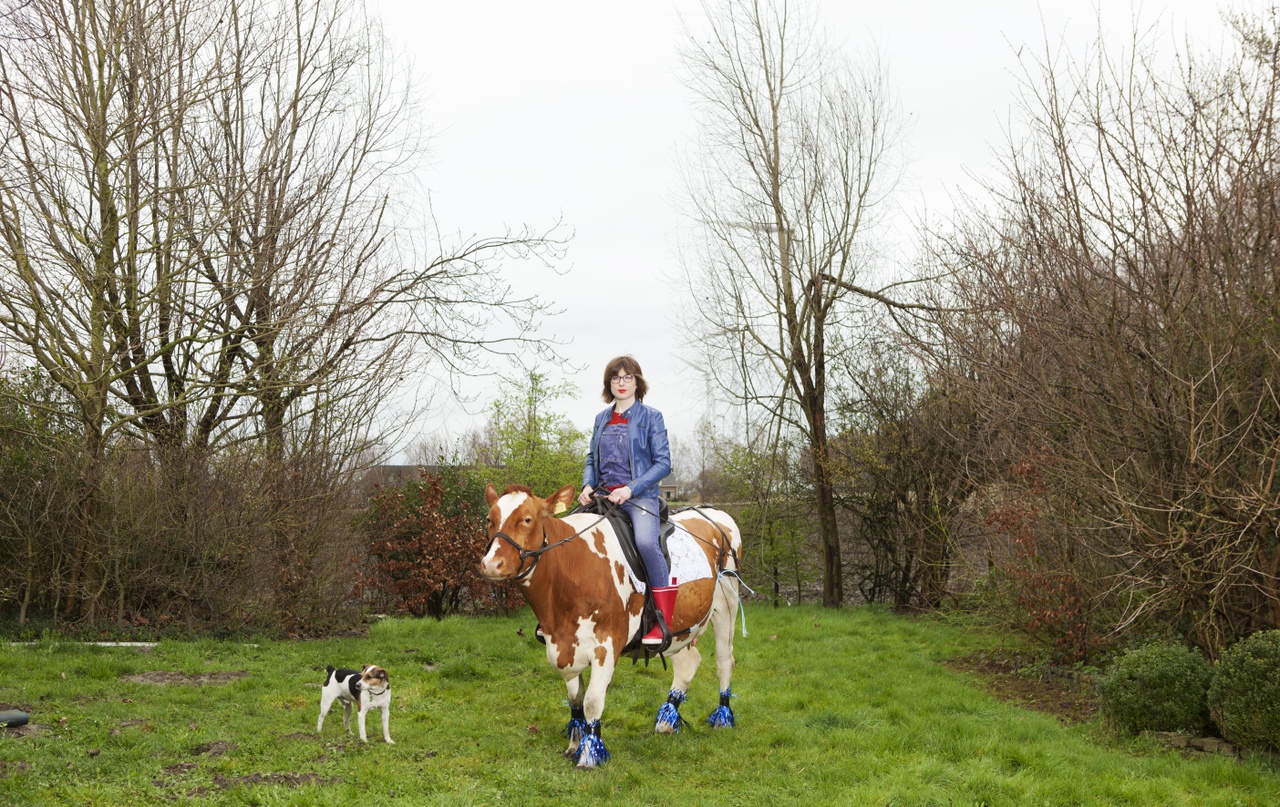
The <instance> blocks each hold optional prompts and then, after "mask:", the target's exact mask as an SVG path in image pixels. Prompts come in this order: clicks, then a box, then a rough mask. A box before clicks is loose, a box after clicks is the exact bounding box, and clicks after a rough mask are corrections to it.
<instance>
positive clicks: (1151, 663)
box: [1098, 644, 1213, 734]
mask: <svg viewBox="0 0 1280 807" xmlns="http://www.w3.org/2000/svg"><path fill="white" fill-rule="evenodd" d="M1212 677H1213V668H1212V667H1210V666H1209V662H1208V661H1206V660H1205V658H1204V656H1202V655H1200V652H1199V651H1197V650H1194V649H1192V648H1189V647H1184V646H1182V645H1174V644H1153V645H1148V646H1146V647H1143V648H1139V649H1137V650H1133V651H1131V652H1129V653H1126V654H1125V655H1123V656H1121V657H1120V658H1118V659H1116V660H1115V662H1113V663H1112V665H1111V667H1110V668H1109V669H1108V670H1107V671H1106V673H1104V674H1103V675H1102V677H1101V678H1099V679H1098V702H1099V706H1100V707H1101V709H1102V713H1103V715H1105V716H1106V717H1107V719H1109V720H1110V721H1111V722H1112V724H1113V725H1115V726H1116V727H1117V728H1118V729H1120V730H1122V731H1129V732H1139V731H1144V730H1150V731H1187V732H1191V733H1193V734H1199V733H1201V732H1202V731H1203V730H1204V729H1205V728H1206V727H1207V726H1208V725H1209V709H1208V701H1207V698H1206V695H1207V694H1208V690H1209V681H1210V680H1211V679H1212Z"/></svg>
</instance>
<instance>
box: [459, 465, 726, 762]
mask: <svg viewBox="0 0 1280 807" xmlns="http://www.w3.org/2000/svg"><path fill="white" fill-rule="evenodd" d="M575 492H576V489H575V488H574V487H572V486H567V487H563V488H561V489H560V490H558V491H556V492H555V493H554V494H552V496H551V497H549V498H547V499H540V498H538V497H537V496H535V495H533V492H532V491H530V490H529V488H527V487H524V486H522V485H512V486H511V487H509V488H507V489H506V491H505V492H504V493H503V494H502V495H501V496H499V495H498V493H497V491H496V490H495V489H494V487H493V485H489V486H488V487H487V488H486V489H485V498H486V499H487V500H488V502H489V537H490V543H489V549H488V552H486V553H485V556H484V559H483V560H482V561H481V563H480V570H481V574H483V575H484V577H486V578H487V579H489V580H513V579H514V580H518V581H519V585H520V586H521V589H522V592H523V594H524V598H525V600H526V601H527V602H528V603H529V606H530V607H531V608H532V609H533V613H534V615H535V616H536V617H537V618H538V623H539V624H540V625H541V626H542V630H543V633H544V634H545V635H546V639H547V661H548V662H550V663H551V665H552V666H553V667H555V668H556V670H557V671H558V672H559V673H560V675H561V676H562V677H563V678H564V680H565V685H566V686H567V687H568V691H569V725H568V729H567V732H566V733H567V734H568V736H569V747H568V748H567V749H565V752H564V753H565V756H567V757H572V758H574V759H576V760H577V764H578V767H579V768H594V767H595V766H596V765H598V764H599V763H601V762H603V761H605V760H606V759H608V758H609V752H608V751H607V750H606V749H605V746H604V741H603V740H602V739H601V738H600V716H601V714H603V713H604V699H605V693H606V692H607V691H608V689H609V681H610V680H611V679H612V678H613V672H614V669H615V668H616V667H617V665H618V661H619V658H620V655H621V650H622V648H623V647H624V646H625V645H626V644H627V643H628V642H629V641H630V640H631V638H632V637H633V636H635V634H636V631H638V630H639V628H640V617H641V611H642V609H643V607H644V594H643V588H641V586H642V585H643V584H641V583H639V581H637V580H636V579H635V578H634V577H633V575H632V573H631V572H630V570H629V568H628V566H627V563H626V561H625V560H624V559H623V555H622V549H621V547H620V545H619V544H618V539H617V536H616V535H615V534H614V531H613V528H612V527H611V526H610V524H609V521H608V520H607V519H602V518H601V517H600V516H598V515H593V514H588V513H576V514H573V515H569V516H565V517H564V518H556V517H555V516H554V514H555V513H558V512H563V511H564V510H566V509H568V507H569V505H570V504H571V503H572V502H573V501H574V498H575ZM672 521H674V522H676V523H677V526H678V529H677V530H676V531H675V532H674V533H673V534H672V536H671V538H670V539H669V540H668V548H669V549H670V551H671V555H672V574H673V575H676V576H680V574H683V576H682V577H680V581H679V583H680V592H679V595H678V597H677V599H676V606H675V614H674V618H673V619H672V624H671V626H670V627H671V632H672V634H673V636H672V642H671V646H670V647H669V648H668V649H667V651H666V655H667V657H668V658H670V659H671V664H672V667H673V669H674V679H673V681H672V684H671V691H670V693H669V695H668V697H667V702H666V703H665V704H663V706H662V707H661V708H660V709H659V711H658V719H657V723H656V725H655V727H654V730H655V731H656V732H658V733H662V734H670V733H674V732H675V731H678V730H679V726H680V724H681V723H682V722H683V721H682V719H681V718H680V713H679V707H680V704H681V703H682V702H683V701H684V699H685V693H686V692H687V691H688V688H689V682H690V681H691V680H692V679H693V676H694V673H696V672H697V670H698V665H699V664H700V663H701V662H702V654H701V653H699V652H698V648H697V644H698V639H699V638H700V637H701V636H702V634H703V633H704V632H705V631H706V629H707V625H708V624H713V625H714V626H715V640H716V668H717V670H718V671H719V674H720V705H719V707H718V708H717V709H716V710H715V711H713V712H712V713H711V716H710V717H709V718H707V722H708V723H710V724H711V725H712V726H714V727H729V726H732V725H733V711H732V709H730V708H729V698H730V697H731V692H730V678H731V677H732V676H733V665H734V661H733V627H734V621H735V617H736V616H737V604H738V580H737V575H736V571H737V568H738V560H739V558H740V557H741V550H742V536H741V534H740V533H739V531H738V527H737V525H736V524H734V522H733V519H731V518H730V517H729V516H728V515H727V514H725V513H723V512H720V511H718V510H713V509H710V508H699V509H698V510H697V511H696V512H695V511H684V512H681V513H677V514H675V515H674V516H673V517H672ZM678 553H679V554H678ZM677 569H679V570H681V571H680V572H679V574H678V573H677ZM722 572H730V573H732V574H724V573H722ZM588 669H590V675H589V677H588V679H587V681H586V684H585V686H584V683H583V673H584V672H586V671H587V670H588Z"/></svg>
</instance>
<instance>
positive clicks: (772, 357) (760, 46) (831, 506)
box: [685, 0, 900, 607]
mask: <svg viewBox="0 0 1280 807" xmlns="http://www.w3.org/2000/svg"><path fill="white" fill-rule="evenodd" d="M704 10H705V12H706V16H707V19H708V25H707V27H706V30H705V31H701V30H699V31H696V32H691V33H690V36H689V38H688V46H687V49H686V52H685V65H686V69H687V72H688V77H689V83H690V85H691V87H692V88H693V89H694V91H695V92H696V93H697V95H698V97H699V99H700V102H701V104H700V107H699V110H700V112H701V115H702V125H701V131H702V135H703V148H702V149H701V152H700V154H699V161H698V162H697V163H696V165H695V166H694V167H693V168H692V170H691V171H690V172H689V175H688V190H689V198H690V204H691V207H692V215H693V217H694V218H695V219H697V220H698V221H700V222H702V223H703V225H704V227H705V231H706V235H707V247H706V249H705V250H704V251H703V252H701V253H700V254H698V255H697V257H696V258H695V259H694V260H693V261H691V265H690V269H689V271H688V282H689V284H690V289H691V294H690V299H691V300H693V301H694V304H695V305H696V307H697V314H698V316H697V318H696V321H697V322H698V323H699V325H698V327H697V329H696V337H697V340H698V344H700V345H703V346H705V350H706V358H707V362H706V364H707V367H709V368H710V371H711V373H712V374H713V376H714V378H715V380H716V383H717V385H718V386H719V387H720V389H721V390H723V391H724V392H725V393H726V394H727V395H729V396H730V397H731V398H732V399H736V400H737V401H739V402H743V403H746V404H749V405H750V406H751V407H752V408H753V409H754V410H755V411H756V412H757V413H758V414H763V415H766V416H767V417H768V418H770V419H773V420H775V421H776V420H781V421H783V422H785V423H786V424H788V426H789V427H790V428H794V429H795V430H797V432H798V433H799V434H801V435H802V436H803V442H804V444H805V448H806V449H807V452H808V454H809V460H810V463H811V468H812V476H813V495H814V498H815V500H816V505H817V515H818V523H819V525H820V527H819V529H820V536H821V552H822V559H823V596H822V600H823V604H824V605H826V606H828V607H837V606H839V605H840V604H841V603H842V602H843V600H844V589H843V579H842V568H841V555H840V537H839V531H838V526H837V520H836V505H835V499H834V497H833V493H832V479H831V457H830V451H831V449H830V442H829V441H830V436H829V435H830V430H831V424H830V421H829V411H828V406H829V404H828V373H829V369H828V368H829V362H830V361H831V359H832V355H833V353H834V352H835V351H836V350H838V349H839V348H840V346H841V345H842V344H843V345H848V344H850V343H851V342H854V341H856V340H854V339H851V338H849V334H850V333H851V332H852V331H853V324H852V323H853V322H854V319H853V316H854V314H855V313H856V311H855V309H856V306H857V304H859V303H863V304H865V303H866V301H867V300H868V299H870V298H869V297H868V296H867V295H865V294H863V293H862V292H865V291H866V290H865V289H863V288H862V287H861V286H859V285H857V281H858V280H859V278H860V276H861V275H862V274H863V273H865V272H866V271H867V270H868V269H869V257H868V256H869V254H870V253H869V250H868V248H867V247H868V240H867V239H868V232H869V230H870V228H871V226H872V224H873V220H874V216H875V215H876V214H877V213H878V211H879V210H880V209H881V206H882V205H883V204H884V202H885V199H886V195H887V194H888V192H889V191H890V190H891V188H892V187H893V185H894V184H895V181H896V178H897V177H896V171H895V166H894V163H893V154H894V151H893V149H894V146H895V142H896V140H897V138H898V135H899V131H900V120H899V117H898V115H897V114H896V110H895V108H894V105H893V98H892V94H891V93H890V91H889V88H888V85H887V81H886V76H885V71H884V69H883V66H882V65H881V64H880V63H879V62H878V61H876V60H875V59H874V57H872V58H869V59H868V60H867V62H866V64H864V65H858V66H855V65H852V64H850V63H848V62H847V60H845V59H844V58H842V56H841V55H840V54H839V53H837V52H836V51H835V50H833V49H831V48H828V47H826V46H825V45H824V44H823V43H822V41H821V40H820V39H819V38H818V36H817V35H816V34H815V28H814V26H813V25H812V24H811V23H809V22H808V21H806V20H804V19H802V17H801V15H800V14H799V13H798V12H797V11H796V9H795V4H789V3H787V2H759V1H757V0H726V2H723V3H719V4H716V5H711V4H707V5H704ZM881 296H884V295H881ZM885 299H888V298H887V297H886V298H885ZM841 332H843V335H842V336H841V338H839V339H837V338H836V334H840V333H841ZM770 430H771V431H772V430H773V429H772V428H771V429H770ZM748 441H749V440H748Z"/></svg>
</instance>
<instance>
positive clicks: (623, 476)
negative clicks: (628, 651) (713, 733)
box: [578, 356, 676, 645]
mask: <svg viewBox="0 0 1280 807" xmlns="http://www.w3.org/2000/svg"><path fill="white" fill-rule="evenodd" d="M648 391H649V385H648V383H646V382H645V380H644V373H643V372H642V371H641V369H640V363H639V362H637V361H636V360H635V359H634V358H632V357H631V356H618V357H617V358H615V359H612V360H611V361H610V362H609V363H608V364H607V365H605V368H604V392H603V394H602V395H601V397H602V398H603V399H604V402H605V403H607V404H612V406H610V407H609V408H607V409H605V410H604V411H603V412H601V413H600V414H598V415H596V420H595V426H594V428H593V429H592V431H591V443H590V447H589V448H588V449H587V464H586V468H585V469H584V470H583V472H582V493H581V494H579V495H578V503H579V504H581V505H583V506H584V507H585V506H587V505H589V504H590V503H591V498H592V496H593V494H595V493H596V491H597V490H598V489H603V490H605V491H608V495H607V496H606V497H605V498H607V499H608V500H609V501H610V502H613V503H614V504H615V505H619V506H621V507H622V509H623V511H625V512H626V514H627V516H629V517H630V519H631V526H632V529H634V530H635V537H636V548H637V549H639V550H640V557H641V559H642V560H643V561H644V568H645V573H646V576H647V577H648V578H649V585H650V586H652V587H653V600H654V603H655V604H656V605H657V607H658V610H659V611H660V612H661V614H662V619H663V621H664V622H666V623H667V625H668V626H669V625H670V624H671V614H672V612H673V610H674V608H675V598H676V587H675V586H673V585H668V583H669V582H670V578H669V577H668V571H667V561H666V559H665V558H663V556H662V549H661V547H660V546H659V545H658V528H659V526H660V524H659V523H658V507H659V504H660V502H659V495H660V493H659V490H658V483H659V482H661V481H662V480H663V479H664V478H665V477H666V476H667V474H669V473H671V446H670V444H669V443H668V442H667V427H666V424H665V423H664V422H663V420H662V413H661V412H659V411H658V410H657V409H654V408H653V407H651V406H645V405H644V403H642V401H644V396H645V393H646V392H648ZM643 641H644V643H645V644H646V645H661V644H662V626H661V625H658V624H656V623H655V624H654V626H653V629H652V630H650V631H649V632H648V633H647V634H645V637H644V640H643Z"/></svg>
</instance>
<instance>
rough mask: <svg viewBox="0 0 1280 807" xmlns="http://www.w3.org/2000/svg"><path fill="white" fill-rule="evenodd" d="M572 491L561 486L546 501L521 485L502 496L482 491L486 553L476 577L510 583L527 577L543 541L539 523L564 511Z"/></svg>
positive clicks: (489, 491) (570, 488) (512, 486)
mask: <svg viewBox="0 0 1280 807" xmlns="http://www.w3.org/2000/svg"><path fill="white" fill-rule="evenodd" d="M575 490H576V488H574V486H573V485H565V486H564V487H562V488H560V489H559V490H557V491H556V492H555V493H553V494H552V495H551V496H550V497H549V498H546V499H539V498H538V497H537V496H534V495H533V491H531V490H529V488H527V487H525V486H524V485H511V486H510V487H508V488H507V489H506V490H505V491H503V493H502V495H501V496H499V495H498V491H497V490H495V489H494V487H493V485H487V486H486V487H485V489H484V497H485V500H486V501H488V502H489V550H488V551H487V552H485V555H484V558H483V559H481V561H480V574H481V575H482V576H483V577H484V578H485V579H487V580H510V579H512V578H513V577H518V576H521V575H523V574H528V573H529V571H530V570H531V569H532V568H533V565H534V564H535V563H537V556H536V555H529V554H528V553H530V552H536V551H537V550H539V549H541V548H542V546H543V544H544V543H545V541H546V533H545V532H544V531H543V526H542V524H543V519H547V518H551V517H552V515H553V514H554V513H557V512H560V511H561V510H564V509H565V508H567V507H568V506H569V505H570V503H571V502H573V494H574V491H575Z"/></svg>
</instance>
